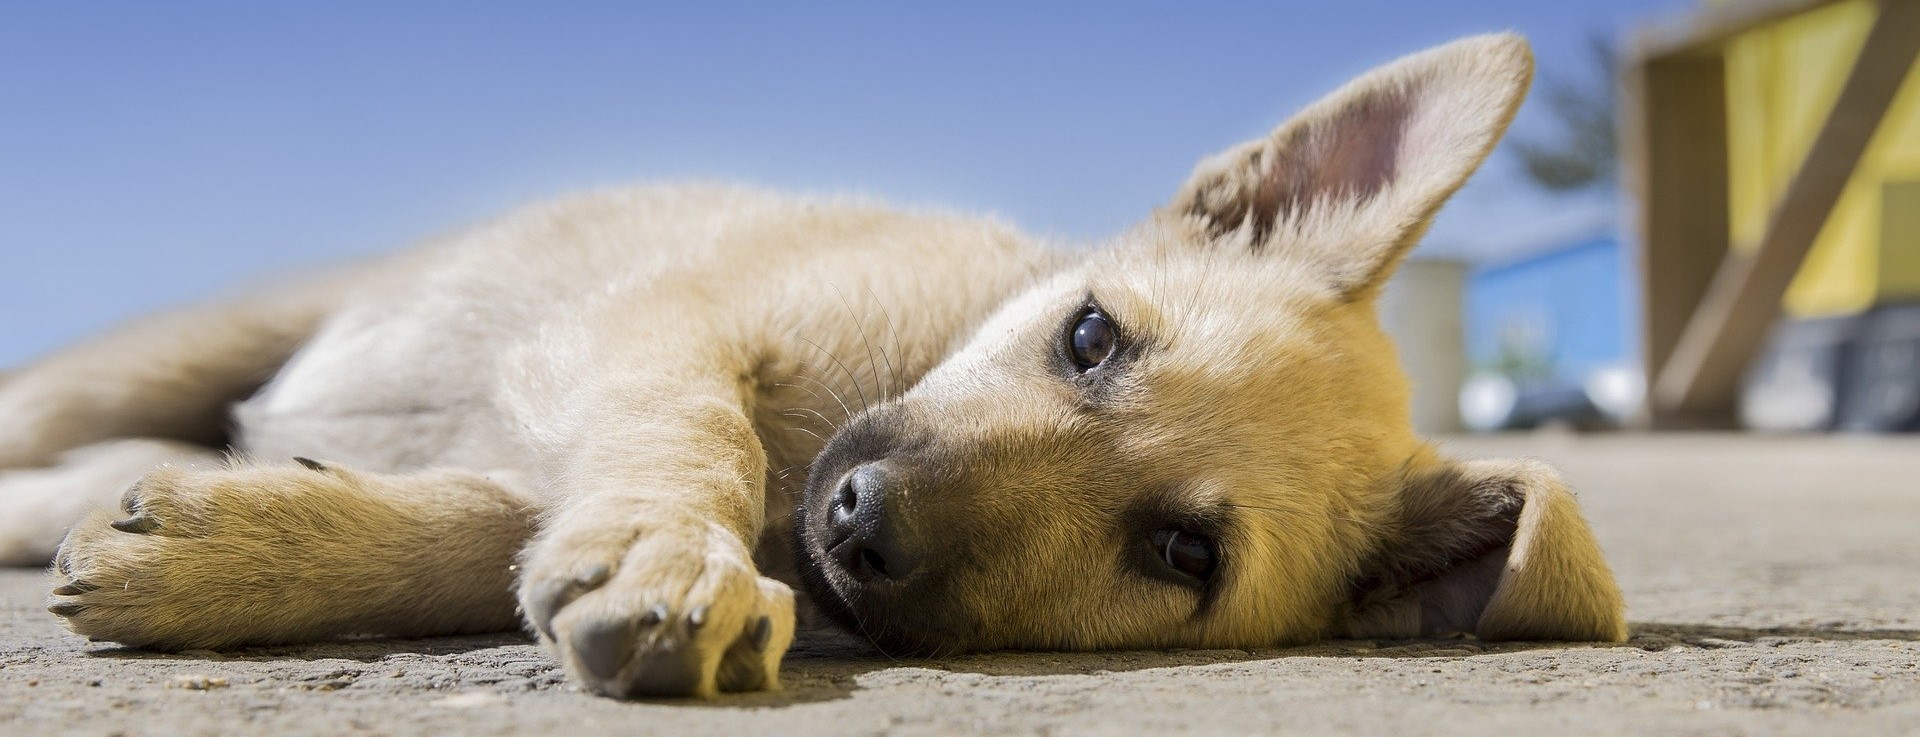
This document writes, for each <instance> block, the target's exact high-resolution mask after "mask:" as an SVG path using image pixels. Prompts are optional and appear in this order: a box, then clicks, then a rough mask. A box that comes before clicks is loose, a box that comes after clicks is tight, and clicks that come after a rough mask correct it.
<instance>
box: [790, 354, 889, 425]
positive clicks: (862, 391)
mask: <svg viewBox="0 0 1920 737" xmlns="http://www.w3.org/2000/svg"><path fill="white" fill-rule="evenodd" d="M794 337H796V338H798V337H800V336H794ZM800 340H801V341H803V342H805V343H806V344H807V345H810V346H813V348H814V350H817V351H820V352H821V353H824V354H826V355H827V358H829V359H831V360H832V361H833V364H834V365H835V366H839V367H840V370H841V371H842V372H844V373H846V375H847V378H848V379H851V380H852V381H853V390H854V391H855V392H857V393H858V394H859V395H860V411H862V412H865V411H867V409H869V408H870V407H871V406H872V405H870V404H869V403H868V402H867V390H866V388H865V387H862V386H861V385H860V376H859V375H858V374H855V373H853V369H850V368H847V363H846V362H845V361H842V360H840V357H839V356H836V355H834V353H833V351H830V350H827V349H826V347H825V346H822V345H820V344H819V343H815V342H813V341H811V340H808V339H806V338H800Z"/></svg>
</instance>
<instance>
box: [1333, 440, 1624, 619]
mask: <svg viewBox="0 0 1920 737" xmlns="http://www.w3.org/2000/svg"><path fill="white" fill-rule="evenodd" d="M1401 500H1402V504H1401V510H1400V519H1399V529H1398V530H1396V531H1391V532H1390V533H1389V534H1388V535H1387V536H1386V541H1385V543H1384V545H1383V547H1382V549H1381V550H1380V551H1379V553H1378V554H1377V555H1376V557H1375V559H1374V560H1373V561H1372V562H1371V563H1370V564H1369V565H1368V566H1367V568H1366V569H1365V570H1364V571H1362V573H1361V575H1360V577H1359V578H1358V579H1357V581H1356V583H1355V586H1354V598H1353V608H1352V610H1351V611H1350V612H1348V613H1347V615H1346V616H1345V618H1344V622H1343V623H1342V630H1343V633H1342V634H1344V635H1345V636H1348V637H1443V636H1451V635H1455V634H1462V633H1464V634H1471V635H1474V636H1476V637H1478V638H1480V639H1482V640H1567V641H1604V642H1619V641H1621V640H1624V639H1626V637H1627V625H1626V614H1625V611H1624V608H1625V607H1624V604H1623V603H1622V602H1621V599H1620V589H1619V587H1618V586H1617V585H1615V584H1614V580H1613V573H1612V572H1611V571H1609V570H1608V569H1607V563H1606V561H1605V560H1604V559H1603V558H1601V555H1600V546H1599V545H1598V544H1597V543H1595V542H1594V539H1593V533H1592V532H1591V531H1590V530H1588V529H1587V523H1586V520H1585V519H1584V518H1582V517H1581V516H1580V507H1579V504H1578V503H1577V502H1576V501H1575V500H1574V497H1573V494H1572V492H1570V491H1568V490H1567V487H1566V484H1565V483H1564V482H1562V481H1561V480H1560V475H1559V474H1558V473H1556V472H1555V471H1554V470H1553V469H1552V468H1550V467H1548V466H1547V465H1545V464H1542V463H1539V462H1535V461H1475V462H1470V463H1462V464H1458V465H1448V466H1441V467H1438V468H1434V469H1431V470H1424V471H1419V472H1416V473H1415V475H1414V476H1412V477H1410V478H1409V479H1407V485H1406V488H1405V490H1404V492H1403V493H1402V496H1401Z"/></svg>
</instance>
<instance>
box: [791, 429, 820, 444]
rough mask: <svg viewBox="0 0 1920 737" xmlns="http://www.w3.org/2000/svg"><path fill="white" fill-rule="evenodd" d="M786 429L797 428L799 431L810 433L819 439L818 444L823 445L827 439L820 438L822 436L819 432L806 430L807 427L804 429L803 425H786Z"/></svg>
mask: <svg viewBox="0 0 1920 737" xmlns="http://www.w3.org/2000/svg"><path fill="white" fill-rule="evenodd" d="M787 429H788V430H798V431H800V432H803V433H806V434H808V435H812V436H814V437H815V438H819V439H820V444H821V445H825V444H826V443H827V439H826V438H822V437H820V433H817V432H814V431H812V430H808V429H806V428H804V427H788V428H787Z"/></svg>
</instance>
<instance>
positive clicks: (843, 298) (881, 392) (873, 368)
mask: <svg viewBox="0 0 1920 737" xmlns="http://www.w3.org/2000/svg"><path fill="white" fill-rule="evenodd" d="M827 286H829V287H833V293H834V295H835V296H838V297H839V298H840V306H842V307H845V308H846V310H847V317H850V318H853V327H854V328H855V329H857V330H859V331H860V343H861V344H862V345H865V346H866V347H867V369H868V373H870V374H872V375H873V393H874V396H876V397H879V398H882V399H885V398H886V397H887V396H889V395H890V394H891V392H889V391H887V390H888V389H891V388H892V387H891V386H888V387H882V386H881V385H880V365H879V362H877V361H875V360H873V341H871V340H868V339H867V321H866V318H865V317H864V316H862V315H857V314H854V311H853V303H852V302H849V301H848V300H847V293H846V292H843V291H841V290H840V285H838V284H834V283H832V282H828V283H827Z"/></svg>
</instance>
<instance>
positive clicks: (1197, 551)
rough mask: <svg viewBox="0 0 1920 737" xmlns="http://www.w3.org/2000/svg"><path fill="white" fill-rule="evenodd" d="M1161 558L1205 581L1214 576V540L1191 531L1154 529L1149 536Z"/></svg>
mask: <svg viewBox="0 0 1920 737" xmlns="http://www.w3.org/2000/svg"><path fill="white" fill-rule="evenodd" d="M1147 540H1148V541H1149V542H1151V543H1153V549H1154V550H1155V551H1156V552H1158V553H1159V554H1160V560H1162V561H1164V562H1165V563H1166V564H1167V565H1168V566H1169V567H1171V568H1173V569H1174V570H1176V571H1179V572H1181V573H1184V574H1187V575H1189V576H1192V577H1194V578H1195V579H1198V580H1201V581H1205V580H1207V579H1209V578H1212V577H1213V561H1214V553H1213V541H1212V540H1210V539H1208V538H1206V537H1203V536H1200V535H1195V534H1193V533H1191V532H1181V531H1179V530H1154V531H1153V534H1151V535H1148V536H1147Z"/></svg>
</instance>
